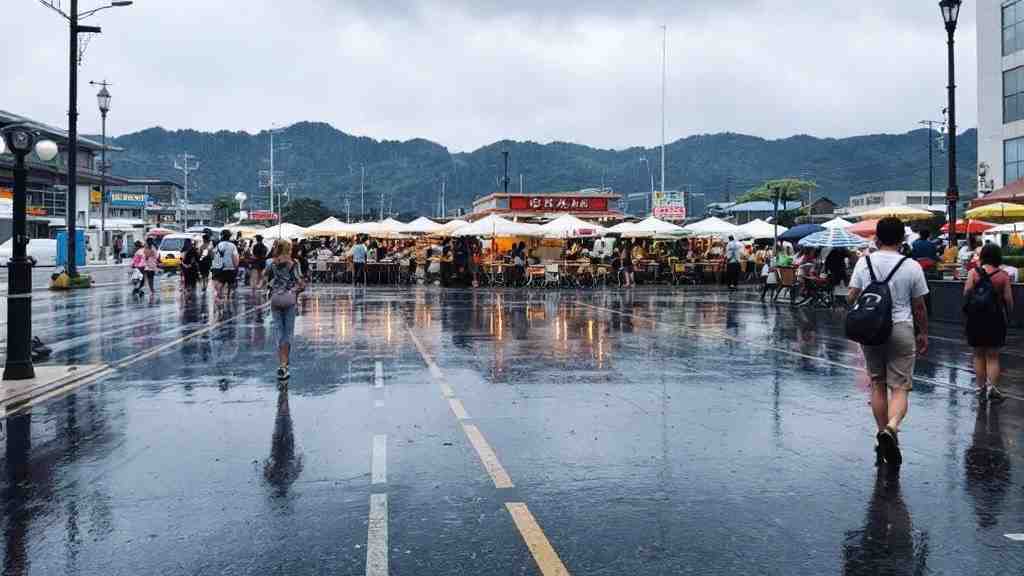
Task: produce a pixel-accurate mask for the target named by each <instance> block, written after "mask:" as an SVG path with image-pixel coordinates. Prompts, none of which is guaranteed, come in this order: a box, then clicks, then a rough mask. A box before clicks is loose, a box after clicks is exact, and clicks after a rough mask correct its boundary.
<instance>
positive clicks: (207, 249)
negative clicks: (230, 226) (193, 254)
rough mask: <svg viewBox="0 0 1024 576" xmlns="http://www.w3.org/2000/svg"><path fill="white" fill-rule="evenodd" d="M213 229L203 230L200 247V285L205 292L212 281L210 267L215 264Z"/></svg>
mask: <svg viewBox="0 0 1024 576" xmlns="http://www.w3.org/2000/svg"><path fill="white" fill-rule="evenodd" d="M212 233H213V232H212V231H211V230H209V229H206V230H203V244H202V245H201V246H200V247H199V285H200V286H202V288H203V292H204V293H205V292H206V286H207V285H208V284H209V283H210V269H211V267H212V266H213V248H214V247H213V241H212V240H211V239H210V236H211V235H212Z"/></svg>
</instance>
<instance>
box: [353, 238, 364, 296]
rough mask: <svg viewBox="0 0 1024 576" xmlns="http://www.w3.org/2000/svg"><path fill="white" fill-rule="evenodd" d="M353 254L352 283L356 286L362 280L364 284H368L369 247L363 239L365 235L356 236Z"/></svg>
mask: <svg viewBox="0 0 1024 576" xmlns="http://www.w3.org/2000/svg"><path fill="white" fill-rule="evenodd" d="M350 254H351V256H352V269H353V273H352V285H353V286H355V285H356V284H359V283H360V282H362V283H363V286H366V255H367V249H366V244H365V243H364V241H363V237H362V236H360V237H358V238H356V243H355V244H354V245H353V246H352V250H351V252H350Z"/></svg>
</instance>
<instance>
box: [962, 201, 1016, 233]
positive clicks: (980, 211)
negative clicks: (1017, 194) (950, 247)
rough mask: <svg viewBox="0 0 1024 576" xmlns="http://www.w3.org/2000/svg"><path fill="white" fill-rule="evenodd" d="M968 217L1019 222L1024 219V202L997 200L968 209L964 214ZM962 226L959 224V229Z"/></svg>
mask: <svg viewBox="0 0 1024 576" xmlns="http://www.w3.org/2000/svg"><path fill="white" fill-rule="evenodd" d="M964 216H965V217H967V218H978V219H980V220H990V221H991V220H998V221H1002V222H1006V221H1009V222H1017V221H1021V220H1024V204H1010V203H1009V202H997V203H995V204H989V205H987V206H981V207H978V208H974V209H973V210H968V211H967V213H966V214H964ZM959 229H960V226H959V225H957V230H958V231H959Z"/></svg>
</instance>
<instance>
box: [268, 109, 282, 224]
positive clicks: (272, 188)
mask: <svg viewBox="0 0 1024 576" xmlns="http://www.w3.org/2000/svg"><path fill="white" fill-rule="evenodd" d="M270 213H271V214H273V213H274V126H273V125H271V126H270ZM278 224H280V222H278Z"/></svg>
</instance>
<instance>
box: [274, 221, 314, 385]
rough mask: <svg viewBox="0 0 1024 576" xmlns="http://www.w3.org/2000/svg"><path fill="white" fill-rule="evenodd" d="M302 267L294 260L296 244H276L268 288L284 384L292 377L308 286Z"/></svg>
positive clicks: (279, 242) (279, 364)
mask: <svg viewBox="0 0 1024 576" xmlns="http://www.w3.org/2000/svg"><path fill="white" fill-rule="evenodd" d="M298 268H299V266H298V263H297V262H296V261H295V260H294V259H293V258H292V243H291V242H289V241H288V240H278V241H277V242H276V243H275V244H274V251H273V260H272V261H271V264H270V267H269V268H268V270H267V285H268V286H269V291H270V308H271V311H272V314H273V317H274V334H275V336H276V341H277V359H278V368H277V378H278V380H280V381H281V382H286V381H287V380H288V377H289V373H288V365H289V361H290V356H291V347H292V335H293V334H294V333H295V313H296V302H297V300H298V295H299V293H300V292H302V291H303V290H304V289H305V287H306V286H305V283H304V282H303V281H302V278H301V274H300V271H299V269H298Z"/></svg>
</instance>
